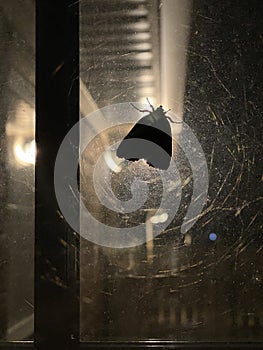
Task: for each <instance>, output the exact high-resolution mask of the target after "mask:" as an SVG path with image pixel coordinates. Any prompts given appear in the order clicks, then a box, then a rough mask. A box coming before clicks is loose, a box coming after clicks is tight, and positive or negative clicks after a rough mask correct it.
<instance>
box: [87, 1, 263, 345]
mask: <svg viewBox="0 0 263 350" xmlns="http://www.w3.org/2000/svg"><path fill="white" fill-rule="evenodd" d="M253 4H256V2H254V3H253ZM80 9H81V13H80V22H81V24H80V99H81V101H80V110H81V118H82V121H83V122H82V123H81V126H80V129H81V130H80V134H81V145H83V149H81V162H80V165H81V166H80V192H81V200H82V203H83V204H84V205H85V209H84V210H83V212H82V216H81V225H80V226H81V231H80V235H81V247H80V272H81V278H80V288H81V298H80V303H81V340H82V341H89V340H147V339H165V340H168V339H169V340H183V341H244V342H246V341H259V340H261V341H262V339H263V336H262V335H263V294H262V283H263V276H262V265H263V264H262V263H263V255H262V252H263V249H262V247H263V246H262V230H261V229H262V216H261V207H262V204H261V200H262V196H261V195H260V187H261V184H262V177H261V176H262V164H261V163H260V159H261V154H262V148H261V147H262V146H261V141H260V135H261V131H260V119H261V112H260V106H259V101H260V99H261V91H262V90H261V87H262V86H261V79H260V78H259V74H258V72H259V71H260V61H261V53H260V48H261V47H262V38H261V36H260V32H261V30H260V28H259V26H261V23H262V20H261V18H260V14H259V11H258V10H257V7H256V6H254V5H250V4H249V3H244V2H243V3H242V4H236V3H233V2H229V1H226V2H217V1H210V0H209V1H193V2H191V1H188V0H184V1H181V0H165V1H147V0H125V1H123V0H114V1H106V0H103V1H95V0H82V1H81V2H80ZM147 98H148V102H147ZM130 102H132V103H133V105H134V106H132V105H131V104H130ZM150 104H152V105H153V107H154V108H157V107H158V106H160V105H163V106H164V109H165V110H168V109H171V111H170V112H167V115H168V116H170V118H171V119H173V121H174V122H175V123H172V121H171V120H169V119H166V120H168V122H169V124H168V125H170V127H171V132H172V138H173V141H172V146H173V147H172V149H173V154H172V157H171V158H172V159H171V165H170V167H169V169H167V170H161V171H159V170H158V169H157V168H158V166H157V167H154V166H149V165H148V164H147V163H146V162H145V161H143V160H140V161H128V160H125V159H120V158H125V157H118V156H117V155H116V151H117V150H118V147H119V144H120V142H121V141H122V140H123V139H124V137H125V136H126V135H127V134H128V133H129V131H130V130H131V129H132V128H133V127H134V126H135V124H136V122H138V120H139V119H140V118H141V117H144V116H147V115H148V116H149V115H151V113H152V109H151V106H150ZM138 109H142V110H145V111H144V112H140V111H138ZM146 110H148V112H147V111H146ZM143 130H144V131H142V134H141V135H140V138H144V137H146V138H147V131H145V129H143ZM137 136H138V134H137ZM168 136H169V135H168ZM156 142H157V144H158V142H160V141H158V140H156ZM167 142H168V143H169V142H171V141H170V138H169V137H168V138H167ZM84 146H85V147H84ZM134 147H135V146H134ZM141 152H143V151H141ZM158 152H159V151H158ZM140 154H142V153H140ZM160 157H161V153H160ZM139 158H141V157H139ZM172 163H173V164H172ZM135 179H137V180H138V179H139V180H140V181H137V182H136V181H134V180H135ZM147 188H148V192H147ZM127 203H128V204H127ZM87 212H88V213H89V214H90V215H87ZM139 226H140V227H142V231H140V232H139V233H138V231H134V228H136V227H139ZM118 229H119V230H118ZM117 230H118V234H117V233H116V232H117ZM158 230H159V231H158ZM123 237H126V238H123ZM125 242H126V243H127V242H128V243H127V245H126V246H125Z"/></svg>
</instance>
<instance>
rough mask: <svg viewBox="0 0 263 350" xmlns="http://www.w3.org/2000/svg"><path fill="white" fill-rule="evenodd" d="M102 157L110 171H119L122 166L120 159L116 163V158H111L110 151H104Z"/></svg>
mask: <svg viewBox="0 0 263 350" xmlns="http://www.w3.org/2000/svg"><path fill="white" fill-rule="evenodd" d="M104 159H105V162H106V163H107V165H108V167H109V168H110V169H111V170H112V171H114V172H115V173H119V172H120V171H121V169H122V167H121V166H120V164H121V163H122V161H120V162H119V164H118V163H117V160H114V159H113V157H112V154H111V152H110V151H106V152H105V153H104Z"/></svg>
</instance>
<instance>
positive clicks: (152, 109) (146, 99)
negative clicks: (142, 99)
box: [146, 97, 154, 112]
mask: <svg viewBox="0 0 263 350" xmlns="http://www.w3.org/2000/svg"><path fill="white" fill-rule="evenodd" d="M146 100H147V102H148V103H149V105H150V107H151V109H152V111H153V112H154V107H153V105H152V104H151V102H150V100H149V98H148V97H146Z"/></svg>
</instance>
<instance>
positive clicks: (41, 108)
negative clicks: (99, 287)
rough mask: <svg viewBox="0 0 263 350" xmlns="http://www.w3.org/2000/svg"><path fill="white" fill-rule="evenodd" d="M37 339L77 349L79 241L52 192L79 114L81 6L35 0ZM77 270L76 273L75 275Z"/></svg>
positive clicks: (42, 343) (56, 0)
mask: <svg viewBox="0 0 263 350" xmlns="http://www.w3.org/2000/svg"><path fill="white" fill-rule="evenodd" d="M36 23H37V24H36V25H37V27H36V141H37V149H38V154H37V162H36V241H35V242H36V243H35V343H36V346H37V348H38V349H40V350H41V349H45V350H46V349H63V350H66V349H69V348H70V349H73V348H75V346H76V344H77V342H78V334H79V300H78V299H79V287H78V279H79V277H78V268H76V266H77V264H76V261H75V259H76V258H75V259H73V260H72V259H71V258H70V259H69V257H72V256H75V257H76V254H75V253H76V252H78V242H77V241H76V238H75V235H74V234H73V232H72V229H71V228H70V227H69V225H68V224H67V223H66V221H65V220H64V219H63V218H62V217H61V215H60V213H59V207H58V205H57V201H56V197H55V192H54V164H55V160H56V154H57V151H58V149H59V146H60V144H61V142H62V140H63V138H64V136H65V135H66V134H67V132H68V131H69V130H70V128H71V127H72V126H73V125H74V124H75V123H76V122H77V121H78V119H79V6H78V2H77V1H72V0H71V1H70V0H63V1H59V0H43V1H37V3H36ZM72 272H73V274H72Z"/></svg>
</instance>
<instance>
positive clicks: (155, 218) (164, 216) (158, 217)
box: [150, 213, 168, 224]
mask: <svg viewBox="0 0 263 350" xmlns="http://www.w3.org/2000/svg"><path fill="white" fill-rule="evenodd" d="M167 219H168V214H167V213H163V214H161V215H154V216H152V217H151V219H150V220H151V223H152V224H160V223H164V222H165V221H166V220H167Z"/></svg>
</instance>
